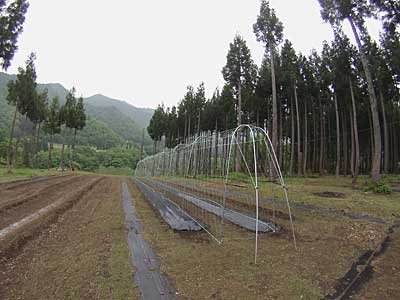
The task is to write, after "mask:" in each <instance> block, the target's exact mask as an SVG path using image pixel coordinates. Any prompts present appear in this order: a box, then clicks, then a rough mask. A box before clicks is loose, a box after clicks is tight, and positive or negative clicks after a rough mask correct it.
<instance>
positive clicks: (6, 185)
mask: <svg viewBox="0 0 400 300" xmlns="http://www.w3.org/2000/svg"><path fill="white" fill-rule="evenodd" d="M65 176H70V174H59V175H49V176H39V177H37V178H29V179H21V180H13V181H9V182H1V183H0V191H4V190H12V189H16V188H20V187H23V186H27V185H28V186H30V185H36V184H37V183H39V182H45V181H48V180H52V179H54V178H59V177H65Z"/></svg>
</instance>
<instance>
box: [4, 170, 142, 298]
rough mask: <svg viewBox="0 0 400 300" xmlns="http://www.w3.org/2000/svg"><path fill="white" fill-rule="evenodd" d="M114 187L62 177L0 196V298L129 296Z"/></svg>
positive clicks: (107, 181) (114, 181)
mask: <svg viewBox="0 0 400 300" xmlns="http://www.w3.org/2000/svg"><path fill="white" fill-rule="evenodd" d="M25 183H27V182H25ZM21 184H22V183H21ZM120 186H121V181H120V179H119V178H104V177H95V176H82V177H79V176H66V177H62V178H57V177H56V178H52V179H46V180H43V181H41V182H40V183H39V182H36V183H35V184H34V185H31V186H30V187H28V186H27V185H26V184H24V185H21V186H17V185H16V186H14V187H13V190H14V191H15V192H16V193H15V195H12V193H10V190H7V191H5V190H2V191H1V192H0V193H2V194H1V195H2V197H1V200H2V203H3V204H4V203H7V207H6V208H4V210H3V214H4V216H6V217H7V221H3V219H2V228H1V232H3V233H4V232H5V229H7V228H8V229H10V228H11V230H9V231H7V232H6V234H5V236H6V237H5V238H3V239H2V240H1V241H0V246H1V253H0V299H105V298H107V299H126V298H136V296H137V291H136V290H135V288H134V285H133V283H132V272H133V270H132V267H131V265H130V263H129V253H128V249H127V244H126V231H125V227H124V219H123V212H122V202H121V191H120ZM21 189H24V190H25V189H28V190H27V191H30V193H28V192H27V191H26V192H22V190H21ZM9 204H10V205H9ZM11 204H13V205H11ZM14 204H15V205H14ZM4 220H5V219H4ZM9 224H11V226H10V225H9ZM16 224H18V226H14V227H13V225H16ZM20 224H22V225H21V227H19V226H20ZM3 237H4V235H3ZM49 283H51V284H49Z"/></svg>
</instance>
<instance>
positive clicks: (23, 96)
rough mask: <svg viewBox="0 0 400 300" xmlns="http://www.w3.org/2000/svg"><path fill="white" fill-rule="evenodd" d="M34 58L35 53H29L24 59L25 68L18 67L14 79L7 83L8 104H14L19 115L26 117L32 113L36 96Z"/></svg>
mask: <svg viewBox="0 0 400 300" xmlns="http://www.w3.org/2000/svg"><path fill="white" fill-rule="evenodd" d="M35 59H36V56H35V54H34V53H31V54H30V55H29V58H28V60H27V61H26V67H25V69H23V68H18V75H17V78H16V80H11V81H9V82H8V84H7V88H8V95H7V102H8V104H10V105H13V106H16V107H17V110H18V112H19V113H20V114H21V115H28V117H32V115H33V111H32V110H33V107H34V101H35V99H36V97H37V95H36V85H37V84H36V77H37V75H36V69H35Z"/></svg>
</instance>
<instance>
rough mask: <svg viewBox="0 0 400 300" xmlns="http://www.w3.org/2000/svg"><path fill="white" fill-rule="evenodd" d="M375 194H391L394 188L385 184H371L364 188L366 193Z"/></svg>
mask: <svg viewBox="0 0 400 300" xmlns="http://www.w3.org/2000/svg"><path fill="white" fill-rule="evenodd" d="M371 191H372V192H374V193H376V194H391V193H392V188H391V187H390V185H388V184H387V183H384V182H378V183H371V184H369V185H367V186H366V187H365V188H364V192H371Z"/></svg>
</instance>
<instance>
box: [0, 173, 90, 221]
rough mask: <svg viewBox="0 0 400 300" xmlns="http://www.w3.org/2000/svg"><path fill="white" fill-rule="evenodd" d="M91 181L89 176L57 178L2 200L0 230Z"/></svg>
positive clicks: (65, 196) (69, 194)
mask: <svg viewBox="0 0 400 300" xmlns="http://www.w3.org/2000/svg"><path fill="white" fill-rule="evenodd" d="M92 179H93V177H90V176H85V177H82V178H80V177H75V176H74V177H72V178H69V177H68V178H62V179H60V178H57V179H55V180H54V182H53V181H50V182H49V181H46V182H45V183H38V185H39V186H38V187H35V188H34V189H33V190H31V191H30V192H29V193H28V192H27V194H23V195H20V196H17V197H12V196H11V197H10V198H2V203H3V207H2V208H0V229H3V228H5V227H7V226H9V225H10V224H13V223H15V222H18V221H19V220H21V219H23V218H25V217H27V216H29V215H31V214H32V213H34V212H35V211H37V210H39V209H41V208H43V207H46V206H47V205H49V204H51V203H53V202H55V201H57V200H59V199H62V198H65V199H67V198H68V197H70V196H71V195H72V194H73V193H74V192H76V191H77V190H79V189H80V188H81V187H83V186H84V185H85V184H87V183H88V182H89V181H90V180H92ZM22 189H24V190H25V187H22ZM0 207H1V206H0Z"/></svg>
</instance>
